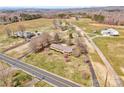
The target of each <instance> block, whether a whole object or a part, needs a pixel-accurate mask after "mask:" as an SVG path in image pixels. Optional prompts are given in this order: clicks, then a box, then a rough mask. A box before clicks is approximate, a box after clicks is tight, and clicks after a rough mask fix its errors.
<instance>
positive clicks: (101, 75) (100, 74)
mask: <svg viewBox="0 0 124 93" xmlns="http://www.w3.org/2000/svg"><path fill="white" fill-rule="evenodd" d="M93 65H94V69H95V72H96V74H97V78H98V80H99V82H100V85H101V86H104V85H105V80H106V76H107V72H108V76H107V85H106V86H107V87H110V86H111V87H115V86H116V83H115V80H114V79H113V77H112V74H111V73H110V72H109V71H107V69H106V67H105V66H104V65H102V64H100V63H98V62H94V63H93Z"/></svg>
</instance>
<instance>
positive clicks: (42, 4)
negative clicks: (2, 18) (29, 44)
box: [0, 0, 124, 7]
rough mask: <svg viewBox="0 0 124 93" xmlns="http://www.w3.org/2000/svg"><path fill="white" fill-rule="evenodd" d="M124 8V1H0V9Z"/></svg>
mask: <svg viewBox="0 0 124 93" xmlns="http://www.w3.org/2000/svg"><path fill="white" fill-rule="evenodd" d="M10 6H11V7H17V6H18V7H64V6H66V7H67V6H68V7H94V6H95V7H97V6H124V0H0V7H10Z"/></svg>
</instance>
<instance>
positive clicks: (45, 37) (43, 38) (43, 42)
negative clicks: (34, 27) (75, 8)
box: [29, 32, 52, 52]
mask: <svg viewBox="0 0 124 93" xmlns="http://www.w3.org/2000/svg"><path fill="white" fill-rule="evenodd" d="M51 42H52V37H51V36H50V35H49V34H48V33H46V32H43V33H42V34H41V35H40V36H38V37H35V38H32V39H31V41H30V44H29V45H30V47H31V49H32V50H33V51H34V52H39V51H42V50H43V49H44V48H45V47H48V46H49V45H50V44H51Z"/></svg>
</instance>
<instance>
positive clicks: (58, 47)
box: [50, 44, 73, 53]
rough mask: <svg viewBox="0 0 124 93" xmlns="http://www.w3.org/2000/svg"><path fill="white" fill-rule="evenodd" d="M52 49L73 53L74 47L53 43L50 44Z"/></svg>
mask: <svg viewBox="0 0 124 93" xmlns="http://www.w3.org/2000/svg"><path fill="white" fill-rule="evenodd" d="M50 48H51V49H54V50H56V51H59V52H62V53H71V52H72V50H73V48H72V47H69V46H64V45H61V44H51V45H50Z"/></svg>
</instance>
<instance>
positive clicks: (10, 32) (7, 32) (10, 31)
mask: <svg viewBox="0 0 124 93" xmlns="http://www.w3.org/2000/svg"><path fill="white" fill-rule="evenodd" d="M5 33H6V34H7V36H8V37H11V35H12V30H11V29H10V28H9V27H5Z"/></svg>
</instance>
